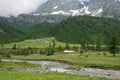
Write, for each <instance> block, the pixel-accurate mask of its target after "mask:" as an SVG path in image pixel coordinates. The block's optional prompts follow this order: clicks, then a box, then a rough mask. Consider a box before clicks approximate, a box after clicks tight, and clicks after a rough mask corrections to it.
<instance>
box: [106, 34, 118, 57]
mask: <svg viewBox="0 0 120 80" xmlns="http://www.w3.org/2000/svg"><path fill="white" fill-rule="evenodd" d="M118 45H119V43H118V39H117V37H116V36H112V39H111V41H110V43H109V46H108V48H109V52H110V53H111V54H113V56H116V53H118V52H119V49H118Z"/></svg>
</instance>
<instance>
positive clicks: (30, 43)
mask: <svg viewBox="0 0 120 80" xmlns="http://www.w3.org/2000/svg"><path fill="white" fill-rule="evenodd" d="M41 39H42V40H44V41H45V42H34V41H27V40H26V41H22V42H17V46H20V48H28V47H31V48H46V47H48V46H49V44H50V42H51V41H52V38H49V37H45V38H41ZM35 41H36V39H35ZM46 41H47V42H46ZM15 43H16V42H14V43H10V44H5V45H4V48H12V47H13V45H14V44H15ZM65 45H66V43H63V42H60V41H57V40H56V47H58V46H62V47H65ZM70 46H80V45H79V44H70Z"/></svg>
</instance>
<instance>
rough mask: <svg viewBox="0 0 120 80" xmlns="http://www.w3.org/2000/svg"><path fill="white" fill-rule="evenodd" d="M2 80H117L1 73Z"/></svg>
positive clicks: (55, 74)
mask: <svg viewBox="0 0 120 80" xmlns="http://www.w3.org/2000/svg"><path fill="white" fill-rule="evenodd" d="M0 79H1V80H115V79H105V78H93V77H85V76H77V75H69V74H64V73H63V74H61V73H23V72H0Z"/></svg>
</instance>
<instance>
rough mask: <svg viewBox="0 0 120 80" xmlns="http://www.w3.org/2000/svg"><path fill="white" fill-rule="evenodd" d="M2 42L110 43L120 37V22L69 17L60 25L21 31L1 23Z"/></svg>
mask: <svg viewBox="0 0 120 80" xmlns="http://www.w3.org/2000/svg"><path fill="white" fill-rule="evenodd" d="M0 29H2V30H3V31H4V32H5V33H0V42H13V41H21V40H25V39H26V38H27V39H28V38H32V39H34V38H41V37H55V38H56V39H57V40H59V41H63V42H66V43H85V44H89V43H92V44H98V46H97V47H100V45H101V44H104V43H106V42H109V41H110V39H111V36H112V35H116V36H117V37H120V36H119V35H120V21H119V20H115V19H111V18H100V17H90V16H75V17H69V18H67V19H66V20H63V21H61V22H59V23H47V22H44V23H41V24H36V25H31V26H29V27H28V26H27V27H24V28H23V27H22V28H20V29H18V28H16V27H13V26H9V25H7V24H4V23H0Z"/></svg>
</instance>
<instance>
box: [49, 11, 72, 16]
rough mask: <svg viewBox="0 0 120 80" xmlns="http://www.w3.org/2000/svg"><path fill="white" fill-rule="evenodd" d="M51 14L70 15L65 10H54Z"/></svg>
mask: <svg viewBox="0 0 120 80" xmlns="http://www.w3.org/2000/svg"><path fill="white" fill-rule="evenodd" d="M51 14H52V15H56V14H63V15H70V13H69V12H65V11H54V12H52V13H51Z"/></svg>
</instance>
